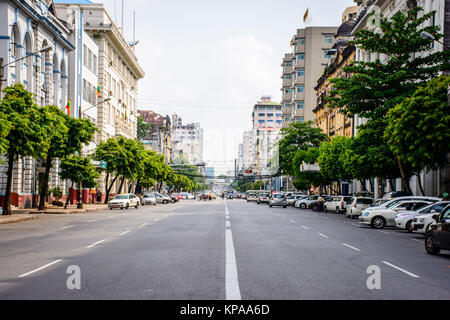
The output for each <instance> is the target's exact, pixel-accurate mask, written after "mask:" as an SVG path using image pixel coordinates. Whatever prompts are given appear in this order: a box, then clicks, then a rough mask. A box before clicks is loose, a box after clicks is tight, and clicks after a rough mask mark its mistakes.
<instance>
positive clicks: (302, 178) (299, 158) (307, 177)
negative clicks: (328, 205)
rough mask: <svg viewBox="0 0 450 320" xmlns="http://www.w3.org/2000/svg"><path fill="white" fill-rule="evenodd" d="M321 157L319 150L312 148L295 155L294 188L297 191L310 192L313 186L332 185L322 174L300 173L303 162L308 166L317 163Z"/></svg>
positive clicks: (301, 150)
mask: <svg viewBox="0 0 450 320" xmlns="http://www.w3.org/2000/svg"><path fill="white" fill-rule="evenodd" d="M318 157H319V148H318V147H311V148H308V149H299V150H297V152H296V153H295V156H294V159H293V161H292V171H293V172H294V176H295V181H294V183H293V184H294V187H295V188H296V189H297V190H309V188H310V187H311V186H321V187H322V186H324V185H327V184H329V183H330V181H329V180H327V179H325V177H324V176H322V174H321V172H314V171H303V172H301V171H300V166H301V165H302V163H303V162H305V163H307V164H315V163H317V159H318Z"/></svg>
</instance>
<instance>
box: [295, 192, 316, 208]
mask: <svg viewBox="0 0 450 320" xmlns="http://www.w3.org/2000/svg"><path fill="white" fill-rule="evenodd" d="M318 198H319V195H313V196H307V197H306V198H303V199H300V200H298V201H297V202H295V207H296V208H300V209H307V208H308V207H309V206H310V205H311V204H312V203H314V202H316V201H317V199H318Z"/></svg>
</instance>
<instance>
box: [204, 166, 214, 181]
mask: <svg viewBox="0 0 450 320" xmlns="http://www.w3.org/2000/svg"><path fill="white" fill-rule="evenodd" d="M205 171H206V182H207V183H213V182H214V179H213V177H214V167H206V169H205Z"/></svg>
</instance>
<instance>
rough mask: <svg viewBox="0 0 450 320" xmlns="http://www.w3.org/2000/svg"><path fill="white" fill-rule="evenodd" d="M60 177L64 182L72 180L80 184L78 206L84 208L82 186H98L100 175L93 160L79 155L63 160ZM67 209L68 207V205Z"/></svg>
mask: <svg viewBox="0 0 450 320" xmlns="http://www.w3.org/2000/svg"><path fill="white" fill-rule="evenodd" d="M59 176H60V177H61V179H63V180H71V181H74V182H76V183H77V184H78V190H79V193H78V201H77V202H78V204H79V207H80V208H82V207H83V203H82V201H81V186H82V185H83V186H85V187H88V188H93V187H95V186H96V185H97V182H96V179H97V178H98V177H99V176H100V173H99V172H98V171H97V170H96V168H95V167H94V165H93V164H92V162H91V160H90V159H89V158H86V157H81V156H79V155H72V156H68V157H65V158H63V159H61V166H60V172H59ZM66 207H67V205H66Z"/></svg>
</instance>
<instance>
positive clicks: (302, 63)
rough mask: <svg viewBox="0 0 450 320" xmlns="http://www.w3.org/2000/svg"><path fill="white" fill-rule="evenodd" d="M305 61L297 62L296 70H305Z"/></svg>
mask: <svg viewBox="0 0 450 320" xmlns="http://www.w3.org/2000/svg"><path fill="white" fill-rule="evenodd" d="M304 67H305V60H304V59H303V60H295V68H304Z"/></svg>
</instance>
